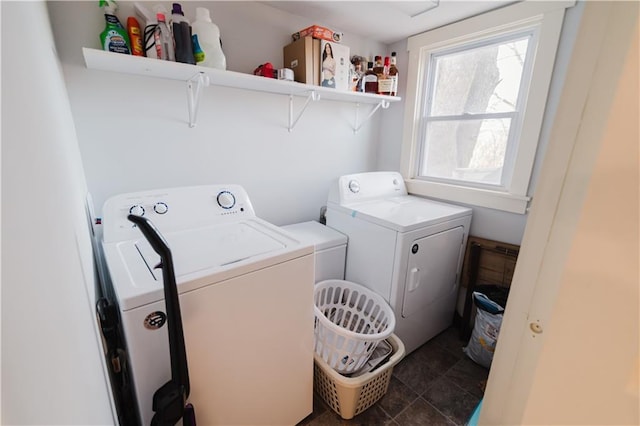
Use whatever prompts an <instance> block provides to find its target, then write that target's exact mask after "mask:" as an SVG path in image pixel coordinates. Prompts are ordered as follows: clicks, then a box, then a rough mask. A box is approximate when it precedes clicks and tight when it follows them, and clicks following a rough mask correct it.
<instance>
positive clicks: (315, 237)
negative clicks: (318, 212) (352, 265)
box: [282, 220, 347, 251]
mask: <svg viewBox="0 0 640 426" xmlns="http://www.w3.org/2000/svg"><path fill="white" fill-rule="evenodd" d="M282 229H284V230H286V231H288V232H290V233H291V234H293V236H294V237H296V238H297V239H299V240H300V241H301V242H303V243H308V244H313V245H314V246H315V248H316V251H318V250H325V249H328V248H333V247H336V246H340V245H345V244H347V236H346V235H344V234H342V233H340V232H338V231H336V230H335V229H333V228H329V227H328V226H325V225H323V224H321V223H320V222H316V221H314V220H313V221H309V222H302V223H294V224H293V225H287V226H283V227H282Z"/></svg>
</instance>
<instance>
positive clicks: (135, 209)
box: [129, 204, 144, 216]
mask: <svg viewBox="0 0 640 426" xmlns="http://www.w3.org/2000/svg"><path fill="white" fill-rule="evenodd" d="M129 213H131V214H135V215H136V216H144V207H142V206H141V205H140V204H135V205H133V206H131V208H129Z"/></svg>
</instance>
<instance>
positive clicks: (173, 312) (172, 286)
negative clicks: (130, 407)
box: [127, 214, 195, 426]
mask: <svg viewBox="0 0 640 426" xmlns="http://www.w3.org/2000/svg"><path fill="white" fill-rule="evenodd" d="M127 219H129V220H130V221H131V222H133V223H134V224H136V225H137V226H138V228H139V229H140V231H141V232H142V234H143V235H144V237H145V238H146V239H147V241H148V242H149V244H150V245H151V248H153V250H154V251H155V252H156V253H157V254H158V255H159V256H160V261H161V265H162V278H163V285H164V301H165V306H166V310H167V332H168V334H169V355H170V357H171V380H170V381H168V382H167V383H165V384H164V385H163V386H162V387H161V388H159V389H158V390H157V391H156V392H155V393H154V394H153V411H155V412H156V414H154V416H153V419H152V422H151V424H152V425H154V426H155V425H158V426H164V425H172V426H173V425H175V424H176V423H177V422H178V420H180V419H181V418H182V417H183V416H184V415H185V403H186V400H187V398H188V397H189V390H190V389H189V370H188V367H187V353H186V349H185V344H184V334H183V330H182V316H181V314H180V300H179V299H178V288H177V286H176V276H175V271H174V268H173V258H172V256H171V250H170V249H169V245H168V244H167V242H166V241H165V239H164V238H163V237H162V235H161V234H160V232H159V231H158V229H157V228H156V227H155V226H154V225H153V223H152V222H151V221H150V220H149V219H147V218H144V217H142V216H137V215H133V214H130V215H129V216H127ZM187 417H189V418H191V417H192V421H193V424H195V413H194V412H193V406H192V405H191V404H189V406H188V407H187Z"/></svg>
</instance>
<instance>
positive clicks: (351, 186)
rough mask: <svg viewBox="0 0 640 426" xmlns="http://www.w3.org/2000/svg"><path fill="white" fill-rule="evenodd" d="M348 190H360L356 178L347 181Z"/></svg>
mask: <svg viewBox="0 0 640 426" xmlns="http://www.w3.org/2000/svg"><path fill="white" fill-rule="evenodd" d="M349 191H351V192H353V193H354V194H357V193H358V192H360V184H359V183H358V181H357V180H355V179H354V180H351V181H349Z"/></svg>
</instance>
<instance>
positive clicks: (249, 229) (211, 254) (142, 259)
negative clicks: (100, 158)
mask: <svg viewBox="0 0 640 426" xmlns="http://www.w3.org/2000/svg"><path fill="white" fill-rule="evenodd" d="M163 236H164V238H165V239H166V240H167V243H168V245H169V248H170V249H171V254H172V257H173V263H174V269H175V274H176V283H177V284H178V292H179V293H184V292H186V291H190V290H194V289H196V288H199V287H202V286H205V285H209V284H214V283H216V282H220V281H223V280H226V279H230V278H233V277H236V276H240V275H244V274H247V273H250V272H254V271H257V270H259V269H263V268H267V267H270V266H273V265H275V264H279V263H282V262H285V261H288V260H292V259H294V258H297V257H300V256H304V255H309V254H311V253H312V252H313V249H312V246H311V245H310V244H302V243H299V242H298V241H295V240H294V239H292V238H290V237H289V236H288V235H285V233H283V232H282V231H281V230H280V229H279V228H278V227H276V226H273V225H271V224H269V223H268V222H264V221H262V220H260V219H258V218H256V219H252V220H248V221H241V222H236V223H230V224H225V225H216V226H209V227H204V228H198V229H190V230H186V231H180V232H167V233H164V234H163ZM104 254H105V259H106V261H107V265H108V267H109V272H110V275H111V279H112V282H113V287H114V290H115V293H116V295H117V297H118V302H119V305H120V309H121V310H123V311H126V310H129V309H132V308H135V307H138V306H141V305H144V304H147V303H152V302H155V301H158V300H162V298H163V297H164V293H163V277H162V270H161V269H160V268H159V267H157V266H158V264H159V263H160V257H159V256H158V255H157V254H156V253H155V251H153V249H152V248H151V246H150V245H149V243H148V242H147V240H146V239H145V238H144V237H142V236H141V237H140V238H139V239H137V240H129V241H123V242H119V243H108V244H104Z"/></svg>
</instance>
